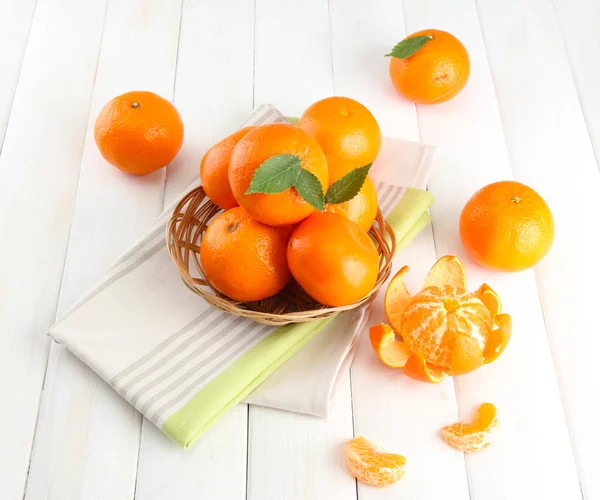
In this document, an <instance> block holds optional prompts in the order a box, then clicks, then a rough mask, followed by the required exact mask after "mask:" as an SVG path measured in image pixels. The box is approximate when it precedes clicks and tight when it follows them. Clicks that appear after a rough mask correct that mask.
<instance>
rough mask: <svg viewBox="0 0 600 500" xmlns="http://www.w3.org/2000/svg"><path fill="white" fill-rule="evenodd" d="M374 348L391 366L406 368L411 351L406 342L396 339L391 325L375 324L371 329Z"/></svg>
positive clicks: (370, 337) (380, 357) (370, 334)
mask: <svg viewBox="0 0 600 500" xmlns="http://www.w3.org/2000/svg"><path fill="white" fill-rule="evenodd" d="M369 339H370V340H371V345H372V346H373V350H374V351H375V352H376V353H377V355H378V356H379V359H381V361H383V363H384V364H385V365H387V366H389V367H391V368H404V365H405V364H406V360H407V359H408V357H409V356H410V351H409V350H408V349H407V348H406V345H405V344H404V342H400V341H398V340H396V333H395V332H394V330H392V329H391V328H390V326H389V325H385V324H383V323H381V324H379V325H374V326H372V327H371V328H370V330H369Z"/></svg>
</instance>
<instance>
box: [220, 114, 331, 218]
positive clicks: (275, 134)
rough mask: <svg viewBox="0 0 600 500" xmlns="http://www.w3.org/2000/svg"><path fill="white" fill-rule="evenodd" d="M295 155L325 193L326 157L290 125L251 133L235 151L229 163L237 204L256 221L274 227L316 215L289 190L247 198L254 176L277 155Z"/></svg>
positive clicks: (230, 179)
mask: <svg viewBox="0 0 600 500" xmlns="http://www.w3.org/2000/svg"><path fill="white" fill-rule="evenodd" d="M281 154H292V155H296V156H298V157H299V158H300V160H301V164H302V168H304V169H306V170H308V171H309V172H310V173H312V174H314V175H315V176H316V177H317V178H318V179H319V182H320V183H321V187H322V189H323V192H325V191H326V190H327V186H328V185H329V173H328V170H327V160H326V158H325V153H323V150H322V149H321V146H319V143H318V142H317V141H316V140H315V138H314V137H312V136H311V135H309V134H307V133H306V132H304V130H302V129H301V128H299V127H297V126H295V125H291V124H289V123H273V124H269V125H261V126H260V127H256V128H254V129H253V130H251V131H250V132H248V133H247V134H246V135H245V136H244V137H243V138H242V139H241V140H240V142H238V143H237V144H236V146H235V147H234V148H233V152H232V154H231V159H230V161H229V184H230V185H231V190H232V192H233V196H234V197H235V199H236V201H237V202H238V203H239V204H240V206H242V207H244V209H245V210H246V211H247V212H248V213H249V214H250V215H251V216H252V217H254V218H255V219H256V220H258V221H260V222H263V223H264V224H269V225H271V226H282V225H287V224H296V223H298V222H300V221H301V220H303V219H305V218H306V217H308V216H309V215H310V214H312V213H313V212H314V211H315V208H313V207H312V206H311V205H309V204H308V202H306V201H305V200H304V199H302V198H301V197H300V195H299V194H298V193H297V192H296V189H295V188H293V187H292V188H289V189H287V190H285V191H283V192H282V193H277V194H262V193H253V194H246V191H247V190H248V186H250V181H251V180H252V177H253V176H254V172H255V171H256V169H257V168H258V167H260V165H261V164H262V163H263V162H264V161H266V160H268V159H269V158H271V157H272V156H275V155H281Z"/></svg>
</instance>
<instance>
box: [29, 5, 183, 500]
mask: <svg viewBox="0 0 600 500" xmlns="http://www.w3.org/2000/svg"><path fill="white" fill-rule="evenodd" d="M180 7H181V6H180V4H179V2H172V1H170V0H152V1H145V0H127V1H120V2H111V3H110V4H109V7H108V11H107V15H106V25H105V30H104V35H103V43H102V51H101V55H100V60H99V64H98V73H97V78H96V85H95V88H94V94H93V101H92V107H91V112H90V114H89V121H88V132H87V138H86V144H85V149H84V152H83V159H82V171H81V178H80V183H79V191H78V195H77V204H76V209H75V214H74V218H73V223H72V227H71V239H70V243H69V249H68V254H67V260H66V267H65V273H64V279H63V287H62V289H61V297H60V303H59V307H58V313H57V315H58V316H59V317H60V316H61V315H62V314H63V313H64V312H66V310H67V309H68V308H69V307H70V305H71V304H72V303H73V301H75V300H77V299H78V298H79V296H80V295H81V294H82V293H84V292H85V291H86V289H88V288H90V287H91V286H92V285H93V284H94V282H95V281H97V280H98V279H99V278H100V277H101V276H102V274H103V273H104V271H105V270H106V269H107V267H108V266H109V265H110V263H111V262H112V261H113V260H114V259H115V258H116V257H117V256H118V255H119V254H120V253H121V252H123V251H124V250H125V249H126V248H127V247H128V246H129V245H130V244H131V243H132V242H133V241H134V240H135V239H136V238H137V237H138V236H139V235H140V234H141V233H142V232H143V231H144V230H145V229H147V228H148V227H149V226H150V225H151V224H152V222H153V220H154V218H155V216H156V215H157V214H158V213H159V212H160V210H161V208H162V201H163V192H164V189H163V188H164V178H165V172H164V170H162V171H159V172H156V173H154V174H151V175H148V176H145V177H141V178H138V177H133V176H128V175H126V174H123V173H121V172H120V171H118V170H117V169H115V168H113V167H112V166H110V165H108V164H107V163H106V162H105V161H104V160H103V159H102V158H101V156H100V153H99V151H98V149H97V147H96V144H95V142H94V139H93V125H94V121H95V117H96V116H97V113H98V111H99V110H100V108H101V107H102V106H103V105H104V103H105V102H106V101H108V100H109V99H110V98H112V97H114V96H115V95H117V94H120V93H122V92H125V91H128V90H132V89H146V90H151V91H154V92H156V93H158V94H160V95H162V96H163V97H165V98H167V99H171V98H172V94H173V85H174V76H175V65H176V56H177V44H178V36H179V21H180ZM71 91H72V90H71ZM84 126H85V125H83V126H82V129H83V128H84ZM140 421H141V418H140V416H139V414H138V413H137V412H136V411H135V410H134V409H133V408H132V407H130V406H129V405H128V404H127V403H126V402H125V401H124V400H122V399H121V398H120V397H119V396H118V395H117V394H116V393H115V392H114V391H112V389H110V388H109V387H108V385H106V384H105V383H104V382H102V381H101V380H100V379H99V378H98V377H97V376H96V375H95V374H94V373H93V372H92V371H91V370H89V369H87V368H84V367H83V366H82V364H81V363H80V362H79V361H78V360H77V359H76V358H75V357H74V356H73V355H71V354H70V353H69V352H67V351H66V350H65V349H64V348H63V347H62V346H58V345H56V344H54V345H53V346H52V349H51V354H50V360H49V366H48V373H47V379H46V386H45V390H44V394H43V399H42V410H41V413H40V419H39V423H38V432H37V435H36V441H35V446H34V453H33V457H32V463H31V470H30V476H29V481H28V487H27V493H26V498H31V499H35V500H37V499H40V498H56V499H60V500H68V499H79V498H101V499H110V500H117V499H124V500H125V499H126V500H131V498H133V492H134V487H135V477H136V465H137V458H138V448H139V437H140ZM115 450H118V453H115ZM107 478H110V480H107Z"/></svg>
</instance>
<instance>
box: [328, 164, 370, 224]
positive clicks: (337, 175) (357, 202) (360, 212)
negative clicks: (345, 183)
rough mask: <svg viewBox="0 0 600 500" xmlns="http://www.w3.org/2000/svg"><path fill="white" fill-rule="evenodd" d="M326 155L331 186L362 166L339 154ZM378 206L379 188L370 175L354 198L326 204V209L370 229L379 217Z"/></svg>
mask: <svg viewBox="0 0 600 500" xmlns="http://www.w3.org/2000/svg"><path fill="white" fill-rule="evenodd" d="M326 157H327V167H328V169H329V185H330V186H331V185H332V184H333V183H334V182H335V181H337V180H339V179H341V178H342V177H344V176H345V175H346V174H348V173H350V172H351V171H352V170H354V169H356V168H359V167H361V166H362V165H358V164H356V163H352V162H349V161H348V160H344V159H343V158H341V157H339V156H335V155H326ZM377 206H378V205H377V188H376V187H375V182H374V181H373V179H372V178H371V176H369V175H368V176H367V178H366V179H365V182H364V184H363V185H362V187H361V188H360V191H359V192H358V194H357V195H356V196H354V198H352V199H350V200H348V201H344V202H342V203H328V204H326V205H325V211H326V212H333V213H335V214H339V215H342V216H344V217H346V219H348V220H349V221H352V222H354V223H355V224H358V226H359V227H360V228H361V229H363V230H364V231H368V230H369V229H371V226H372V225H373V222H374V221H375V217H377Z"/></svg>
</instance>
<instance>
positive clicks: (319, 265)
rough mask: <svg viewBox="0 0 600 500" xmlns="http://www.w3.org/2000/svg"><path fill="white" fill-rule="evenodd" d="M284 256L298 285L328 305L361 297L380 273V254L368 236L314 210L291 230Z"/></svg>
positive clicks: (343, 303) (343, 221) (337, 217)
mask: <svg viewBox="0 0 600 500" xmlns="http://www.w3.org/2000/svg"><path fill="white" fill-rule="evenodd" d="M287 258H288V263H289V266H290V270H291V272H292V275H293V276H294V278H296V281H297V282H298V283H299V284H300V286H301V287H302V288H303V289H304V290H305V291H306V292H307V293H308V294H309V295H310V296H311V297H312V298H313V299H315V300H316V301H318V302H320V303H321V304H325V305H327V306H345V305H348V304H353V303H354V302H357V301H359V300H361V299H363V298H364V297H366V296H367V295H368V294H369V292H371V290H373V287H374V286H375V283H376V281H377V275H378V273H379V254H378V252H377V248H376V247H375V244H374V243H373V241H372V240H371V238H370V237H369V235H367V233H365V232H364V231H363V230H362V229H361V228H360V227H358V226H357V225H356V224H354V223H353V222H350V221H349V220H347V219H346V218H344V217H342V216H341V215H338V214H334V213H328V212H325V213H321V212H315V213H314V214H313V215H311V216H310V217H308V218H307V219H306V220H304V221H302V222H301V223H300V224H299V225H298V226H297V227H296V229H294V232H293V233H292V237H291V238H290V242H289V245H288V251H287Z"/></svg>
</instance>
